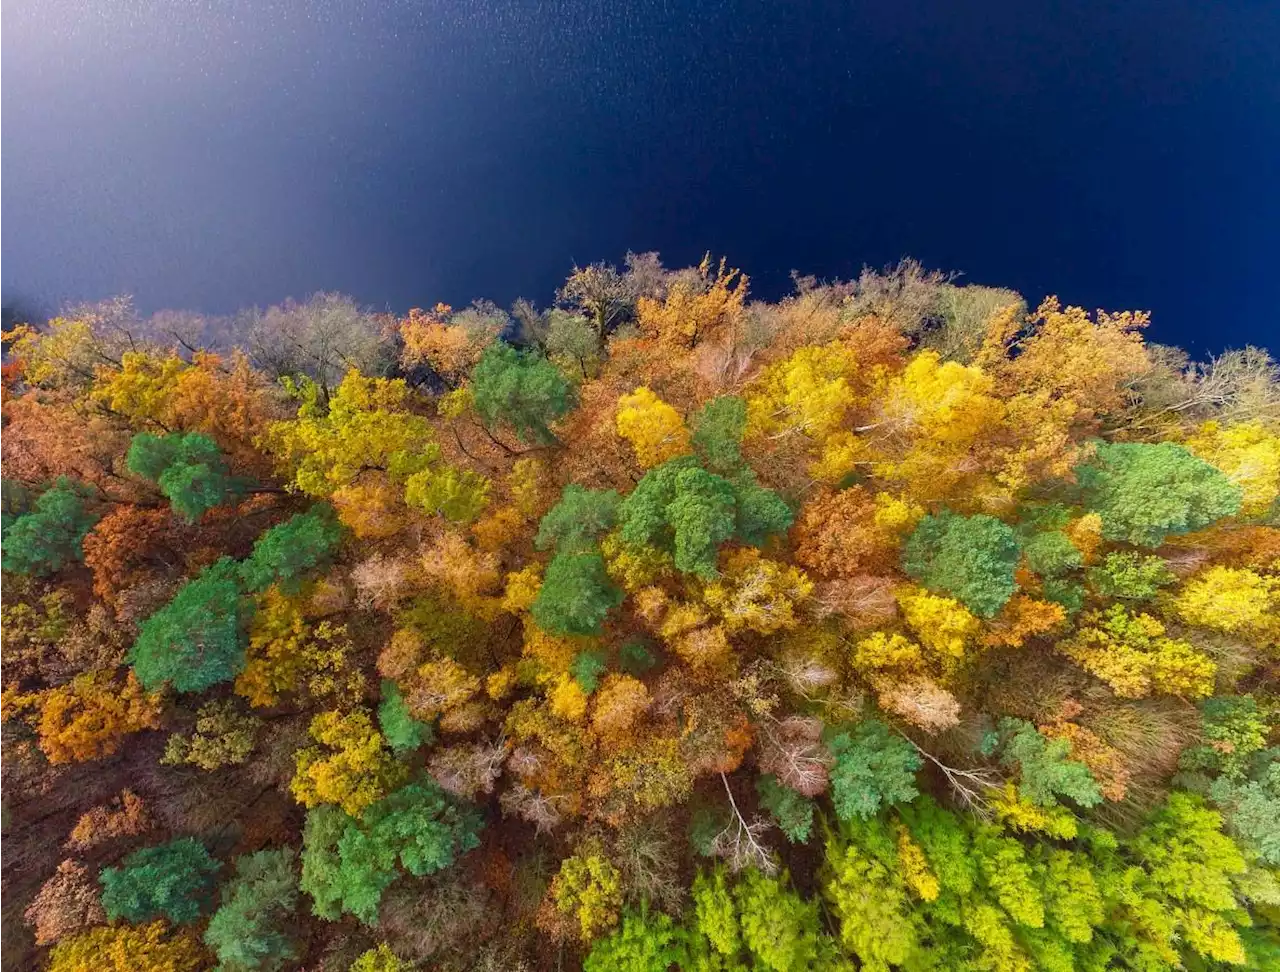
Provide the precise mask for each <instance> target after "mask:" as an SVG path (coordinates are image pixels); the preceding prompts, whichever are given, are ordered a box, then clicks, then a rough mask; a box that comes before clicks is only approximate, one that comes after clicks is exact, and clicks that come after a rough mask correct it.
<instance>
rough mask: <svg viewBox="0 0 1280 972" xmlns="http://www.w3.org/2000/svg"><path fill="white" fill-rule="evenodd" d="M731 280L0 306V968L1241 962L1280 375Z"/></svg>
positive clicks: (592, 277) (1246, 951) (1269, 819)
mask: <svg viewBox="0 0 1280 972" xmlns="http://www.w3.org/2000/svg"><path fill="white" fill-rule="evenodd" d="M747 283H748V282H747V279H746V278H745V277H744V276H743V275H742V274H741V273H739V272H738V271H736V270H733V269H731V268H729V267H728V266H727V265H726V264H724V263H720V264H718V265H717V264H715V263H713V262H712V261H711V260H710V259H707V260H705V261H704V262H703V263H702V264H701V265H699V266H697V267H692V268H686V269H683V270H678V271H669V270H667V269H665V268H663V267H662V265H661V264H660V263H659V262H658V259H657V257H656V255H654V254H644V255H636V254H631V255H629V256H628V260H627V264H626V266H625V267H624V268H623V269H621V270H620V269H618V268H615V267H611V266H607V265H604V264H598V265H593V266H590V267H585V268H577V269H575V270H574V272H573V274H572V276H571V277H570V278H569V279H568V281H567V282H566V284H565V286H564V287H563V289H562V290H561V291H560V292H559V293H558V294H557V298H556V304H555V306H554V307H552V308H550V309H548V310H539V309H537V308H535V307H534V306H532V305H531V304H529V303H528V302H525V301H519V302H517V304H516V305H515V306H514V307H513V308H512V310H511V312H510V313H508V312H507V311H504V310H502V309H501V308H499V307H497V306H495V305H493V304H491V303H488V302H484V301H480V302H477V303H476V304H474V305H472V306H471V307H469V308H466V309H464V310H460V311H455V310H454V309H453V308H450V307H448V306H445V305H437V306H436V307H434V308H432V309H430V310H421V309H415V310H413V311H411V312H410V313H409V314H408V315H407V316H406V317H404V318H396V317H394V316H392V315H385V314H373V313H368V312H365V311H363V310H361V309H360V308H358V307H357V306H356V305H355V304H353V303H352V302H351V301H349V300H347V299H346V298H342V297H339V296H337V295H331V294H329V295H326V294H322V295H317V296H316V297H315V298H313V299H312V300H310V301H308V302H305V303H301V304H299V303H293V302H290V303H288V304H285V305H283V306H281V307H274V308H269V309H268V310H267V311H255V312H252V313H250V314H247V315H244V316H243V317H241V318H237V319H235V320H233V321H215V320H211V319H204V318H200V317H198V316H196V315H175V314H161V315H157V316H155V317H154V318H149V319H142V318H140V317H139V316H138V315H137V314H135V313H134V311H133V310H132V308H131V306H130V305H129V303H128V302H127V301H124V300H116V301H112V302H108V303H105V304H100V305H93V306H88V307H81V308H76V309H73V310H71V311H68V312H67V313H66V314H65V315H64V316H62V317H58V318H55V319H53V320H51V321H48V322H47V323H45V324H42V325H40V326H36V327H32V326H25V325H23V326H18V327H16V328H15V329H14V330H12V331H9V332H6V333H5V351H6V354H5V364H4V372H3V394H4V399H3V422H4V426H3V429H4V435H3V457H4V470H3V472H4V489H3V531H4V533H3V570H4V574H3V581H4V594H5V597H4V606H3V618H2V619H0V620H2V622H3V623H2V627H0V631H2V633H3V646H2V647H3V662H4V673H5V679H4V691H3V704H4V707H3V718H4V729H3V731H4V745H5V759H4V761H3V774H4V780H3V781H4V785H5V786H4V817H3V826H4V841H5V848H4V849H5V857H4V891H5V892H6V897H5V901H6V906H5V909H4V922H5V924H4V932H5V934H4V967H5V968H6V969H8V968H13V969H28V968H47V969H51V970H86V972H89V970H99V969H122V970H123V969H130V970H133V969H139V970H156V972H160V970H174V972H176V970H182V972H186V970H192V972H194V970H196V969H209V968H217V969H221V970H224V972H255V970H256V972H266V970H278V972H286V970H298V969H315V970H321V969H323V970H341V972H347V970H357V972H359V970H364V972H374V970H383V972H392V970H395V972H400V970H410V969H428V968H429V969H433V970H448V972H465V970H473V972H482V970H498V969H502V970H507V972H518V970H522V969H523V970H532V969H539V968H548V969H552V968H554V969H572V968H585V969H587V970H588V972H606V970H608V972H613V970H621V972H632V970H634V972H664V970H667V969H670V968H679V969H693V970H705V972H712V970H726V972H727V970H738V969H741V970H746V969H753V970H755V969H758V970H771V972H793V970H794V972H799V970H810V969H812V970H819V969H821V970H826V969H834V970H850V972H853V970H858V969H866V970H870V972H890V970H903V972H924V970H939V972H941V970H948V972H950V970H957V972H1033V970H1047V972H1095V970H1102V969H1119V970H1131V972H1158V970H1165V969H1168V970H1181V969H1187V970H1206V972H1207V970H1215V969H1228V968H1257V969H1262V968H1280V823H1278V822H1280V692H1278V691H1277V681H1276V676H1277V673H1278V672H1280V368H1277V366H1276V365H1275V364H1274V363H1273V362H1272V360H1271V359H1270V358H1269V357H1268V356H1267V354H1266V353H1265V352H1263V351H1260V350H1257V349H1248V350H1245V351H1242V352H1230V353H1228V354H1226V355H1223V356H1222V357H1220V358H1217V359H1215V360H1213V361H1211V362H1209V363H1207V364H1196V363H1193V362H1191V361H1190V360H1189V359H1188V358H1187V357H1186V356H1185V355H1183V354H1182V353H1181V352H1178V351H1176V350H1175V349H1171V348H1166V347H1160V346H1158V345H1154V344H1149V343H1145V342H1144V340H1143V336H1142V329H1143V327H1144V326H1145V324H1146V323H1147V321H1146V317H1145V315H1143V314H1140V313H1128V312H1126V313H1117V314H1108V313H1105V312H1098V313H1097V314H1096V315H1090V314H1087V313H1085V312H1084V311H1083V310H1081V309H1079V308H1074V307H1066V308H1064V307H1062V306H1061V305H1060V304H1059V303H1058V302H1057V301H1056V300H1054V299H1052V298H1051V299H1048V300H1045V301H1044V302H1043V303H1042V304H1041V305H1040V306H1039V307H1038V308H1036V309H1034V310H1029V309H1028V308H1027V306H1025V305H1024V304H1023V302H1022V300H1021V298H1020V297H1018V295H1016V294H1014V293H1012V292H1010V291H1006V290H996V289H992V288H986V287H978V286H965V287H959V286H956V285H955V284H954V283H952V281H951V279H950V278H948V277H945V276H943V275H939V274H929V273H925V272H924V271H922V270H921V268H920V267H919V266H918V265H915V264H913V263H909V262H908V263H904V264H902V265H900V266H898V267H896V268H892V269H890V270H887V271H885V272H882V273H877V272H872V271H865V272H864V273H863V274H862V276H861V277H859V279H858V280H856V281H852V282H847V283H846V282H835V283H819V282H817V281H814V280H812V279H809V278H804V277H797V278H796V285H797V286H796V291H795V293H794V294H792V295H790V296H788V297H787V298H785V299H784V300H782V301H780V302H777V303H765V302H748V300H747V292H748V291H747ZM228 334H230V335H233V341H234V343H235V344H236V345H238V346H224V345H222V344H221V343H220V342H219V341H218V340H214V339H213V336H216V335H228Z"/></svg>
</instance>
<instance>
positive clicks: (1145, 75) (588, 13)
mask: <svg viewBox="0 0 1280 972" xmlns="http://www.w3.org/2000/svg"><path fill="white" fill-rule="evenodd" d="M2 16H3V79H2V80H3V84H2V85H0V97H2V98H3V132H2V137H3V141H2V146H0V160H2V161H0V164H2V168H3V260H2V263H0V275H2V277H3V287H4V296H5V299H6V300H7V301H15V300H17V301H26V302H34V303H39V304H41V305H43V306H50V305H52V304H55V303H56V302H57V301H59V300H60V299H64V298H91V297H101V296H106V295H109V294H113V293H119V292H131V293H133V294H134V295H135V297H136V299H137V300H138V302H139V304H140V305H141V306H142V307H143V308H144V309H149V310H153V309H159V308H161V307H188V308H196V309H200V310H204V311H209V312H223V311H228V310H231V309H234V308H235V307H237V306H241V305H247V304H253V303H259V304H261V303H267V302H274V301H277V300H280V299H281V298H283V297H286V296H289V295H294V296H305V295H306V294H308V293H310V292H312V291H315V290H318V289H335V290H343V291H347V292H349V293H351V294H353V295H355V296H356V297H357V298H358V299H360V300H362V301H365V302H368V303H369V304H371V305H375V306H379V307H384V306H385V307H389V308H392V309H396V310H403V309H405V308H407V307H409V306H411V305H424V304H429V303H434V302H435V301H438V300H444V301H448V302H451V303H454V304H462V303H465V302H466V301H468V300H469V299H471V298H472V297H477V296H487V297H490V298H492V299H494V300H497V301H498V302H500V303H506V302H509V301H510V300H511V299H513V298H515V297H516V296H520V295H523V296H526V297H531V298H533V299H535V300H537V301H540V302H544V303H545V302H547V301H548V300H549V299H550V298H551V295H552V292H553V290H554V288H555V286H556V284H557V283H558V282H559V281H560V280H561V279H562V278H563V277H564V275H565V274H566V272H567V271H568V270H569V268H570V267H571V265H572V264H573V262H574V261H577V262H589V261H593V260H598V259H611V260H620V259H621V257H622V255H623V254H624V252H625V251H626V250H627V249H628V248H631V249H635V250H650V249H657V250H660V251H661V252H662V253H663V255H664V257H665V258H666V261H667V262H668V264H683V263H689V262H695V261H696V260H697V259H698V258H699V257H700V256H701V255H702V253H703V251H704V250H711V251H713V252H714V253H716V254H721V253H723V254H726V255H728V256H729V258H730V260H731V262H732V263H734V264H735V265H738V266H741V267H742V268H743V269H744V270H746V271H747V272H748V273H749V274H751V275H752V278H753V289H754V291H755V292H756V293H757V294H759V295H761V296H766V297H770V298H774V297H777V296H779V295H780V294H781V293H783V292H784V291H785V289H786V285H787V274H788V271H789V270H791V269H792V268H797V269H800V270H803V271H805V272H809V273H815V274H818V275H820V276H837V275H839V276H844V275H849V274H853V273H856V272H857V270H858V268H859V267H861V266H862V265H863V264H864V263H866V264H872V265H882V264H885V263H888V262H890V261H895V260H897V259H898V258H899V257H900V256H902V255H907V254H909V255H913V256H915V257H917V258H919V259H920V260H922V261H923V262H924V263H925V264H926V265H929V266H933V267H938V268H943V269H950V270H959V271H963V272H964V273H965V275H966V278H967V279H969V280H973V281H977V282H983V283H994V284H1000V285H1006V286H1011V287H1014V288H1017V289H1018V290H1021V291H1022V292H1023V293H1024V294H1026V295H1027V296H1028V298H1029V299H1031V300H1032V302H1033V303H1034V302H1035V301H1037V300H1038V299H1039V298H1040V297H1041V296H1043V295H1044V294H1046V293H1057V294H1058V295H1060V296H1061V298H1062V299H1063V300H1064V301H1067V302H1071V303H1080V304H1083V305H1085V306H1087V307H1106V308H1109V309H1125V308H1144V309H1150V310H1151V311H1152V312H1153V314H1154V324H1153V327H1152V337H1153V338H1154V339H1156V340H1160V341H1164V342H1168V343H1179V344H1183V345H1186V346H1189V347H1192V348H1193V349H1194V350H1196V351H1199V352H1201V353H1203V352H1205V351H1210V352H1212V351H1217V350H1219V349H1221V348H1222V347H1224V346H1228V345H1240V344H1244V343H1248V342H1253V343H1264V344H1270V345H1271V346H1272V347H1273V348H1274V347H1277V346H1280V341H1278V340H1277V337H1278V336H1280V324H1278V323H1277V322H1278V321H1280V316H1278V315H1277V312H1276V308H1277V307H1280V270H1278V267H1280V188H1278V185H1280V180H1278V178H1277V177H1278V176H1280V70H1277V63H1280V54H1278V53H1277V52H1280V4H1277V3H1274V2H1236V3H1230V2H1225V0H1224V2H1216V3H1210V2H1189V0H1153V2H1144V0H1126V2H1123V3H1117V2H1108V3H1094V2H1084V0H1073V2H1062V3H1036V2H1031V0H1022V2H1006V0H986V2H974V3H963V2H959V0H939V2H923V0H917V2H912V0H884V2H843V3H834V2H832V3H824V2H813V3H803V2H798V0H794V2H793V0H788V2H779V3H763V2H747V0H740V2H729V0H723V2H707V3H687V2H686V3H681V2H675V0H668V2H655V0H641V2H633V3H626V2H623V0H615V2H586V0H584V2H568V0H560V2H549V3H526V4H520V3H515V4H498V3H494V2H486V3H475V4H471V3H466V2H464V0H450V2H427V3H412V4H411V3H372V2H368V3H356V2H351V0H327V2H319V0H317V2H303V0H294V2H287V3H286V2H274V0H222V2H216V0H213V2H209V3H207V4H203V5H198V6H197V5H188V4H176V3H170V2H158V0H114V2H108V0H6V2H5V4H4V7H3V14H2Z"/></svg>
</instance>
